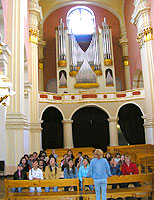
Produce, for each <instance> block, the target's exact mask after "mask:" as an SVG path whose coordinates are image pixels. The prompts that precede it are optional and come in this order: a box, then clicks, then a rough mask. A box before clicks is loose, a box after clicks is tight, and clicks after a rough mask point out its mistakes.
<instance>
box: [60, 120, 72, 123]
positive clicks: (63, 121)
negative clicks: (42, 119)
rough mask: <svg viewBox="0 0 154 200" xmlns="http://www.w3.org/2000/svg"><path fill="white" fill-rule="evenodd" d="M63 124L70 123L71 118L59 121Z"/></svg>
mask: <svg viewBox="0 0 154 200" xmlns="http://www.w3.org/2000/svg"><path fill="white" fill-rule="evenodd" d="M61 122H62V123H63V124H72V123H73V120H70V119H64V120H62V121H61Z"/></svg>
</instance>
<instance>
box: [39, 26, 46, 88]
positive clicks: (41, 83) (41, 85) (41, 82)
mask: <svg viewBox="0 0 154 200" xmlns="http://www.w3.org/2000/svg"><path fill="white" fill-rule="evenodd" d="M39 31H40V32H39V36H40V40H39V82H38V89H39V91H44V79H43V64H44V55H43V49H44V47H45V45H46V42H45V41H44V40H43V25H42V24H41V25H40V26H39Z"/></svg>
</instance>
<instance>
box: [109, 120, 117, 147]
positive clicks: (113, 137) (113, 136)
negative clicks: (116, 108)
mask: <svg viewBox="0 0 154 200" xmlns="http://www.w3.org/2000/svg"><path fill="white" fill-rule="evenodd" d="M108 121H109V132H110V146H118V145H119V142H118V128H117V121H118V119H117V118H116V117H111V118H109V119H108Z"/></svg>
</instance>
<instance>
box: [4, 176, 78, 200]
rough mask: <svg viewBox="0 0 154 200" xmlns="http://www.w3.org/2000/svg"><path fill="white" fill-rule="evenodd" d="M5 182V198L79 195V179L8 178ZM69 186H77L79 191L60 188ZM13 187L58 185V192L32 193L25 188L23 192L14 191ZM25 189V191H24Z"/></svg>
mask: <svg viewBox="0 0 154 200" xmlns="http://www.w3.org/2000/svg"><path fill="white" fill-rule="evenodd" d="M4 183H5V198H6V199H7V200H11V199H35V198H36V199H53V198H63V197H64V198H65V197H68V198H69V197H79V196H80V193H79V179H78V178H77V179H54V180H31V181H30V180H6V179H5V181H4ZM67 186H77V191H59V190H60V188H63V187H67ZM13 187H16V188H18V187H22V188H29V187H58V192H40V193H39V192H34V193H30V192H29V189H28V192H27V190H26V189H23V192H21V193H17V192H15V193H12V192H11V188H13ZM24 190H25V191H24Z"/></svg>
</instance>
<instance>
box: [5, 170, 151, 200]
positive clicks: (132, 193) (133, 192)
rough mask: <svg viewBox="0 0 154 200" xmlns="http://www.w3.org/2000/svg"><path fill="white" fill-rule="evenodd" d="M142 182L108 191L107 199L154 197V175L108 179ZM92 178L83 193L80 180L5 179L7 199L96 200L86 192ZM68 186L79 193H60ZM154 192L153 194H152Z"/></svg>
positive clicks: (110, 178) (112, 179) (84, 180)
mask: <svg viewBox="0 0 154 200" xmlns="http://www.w3.org/2000/svg"><path fill="white" fill-rule="evenodd" d="M130 182H140V183H141V187H129V188H117V189H110V188H108V189H107V198H118V197H121V198H125V197H137V198H138V197H150V196H151V195H153V197H154V192H153V191H154V174H152V173H149V174H137V175H125V176H112V177H109V178H108V187H111V185H109V184H115V183H130ZM93 184H94V183H93V179H92V178H83V192H82V193H81V192H79V180H78V179H56V180H32V181H29V180H6V179H5V194H6V196H5V198H6V199H7V200H8V199H10V200H11V199H34V198H36V199H55V198H69V197H74V198H79V197H83V199H93V198H94V199H95V192H94V191H85V185H93ZM48 186H50V187H56V186H57V187H58V188H59V190H58V192H41V193H37V192H35V193H29V192H27V191H26V190H23V192H22V193H11V190H10V189H11V188H12V187H23V188H27V187H28V188H29V187H48ZM66 186H77V191H60V190H61V188H63V187H66ZM152 192H153V193H152Z"/></svg>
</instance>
